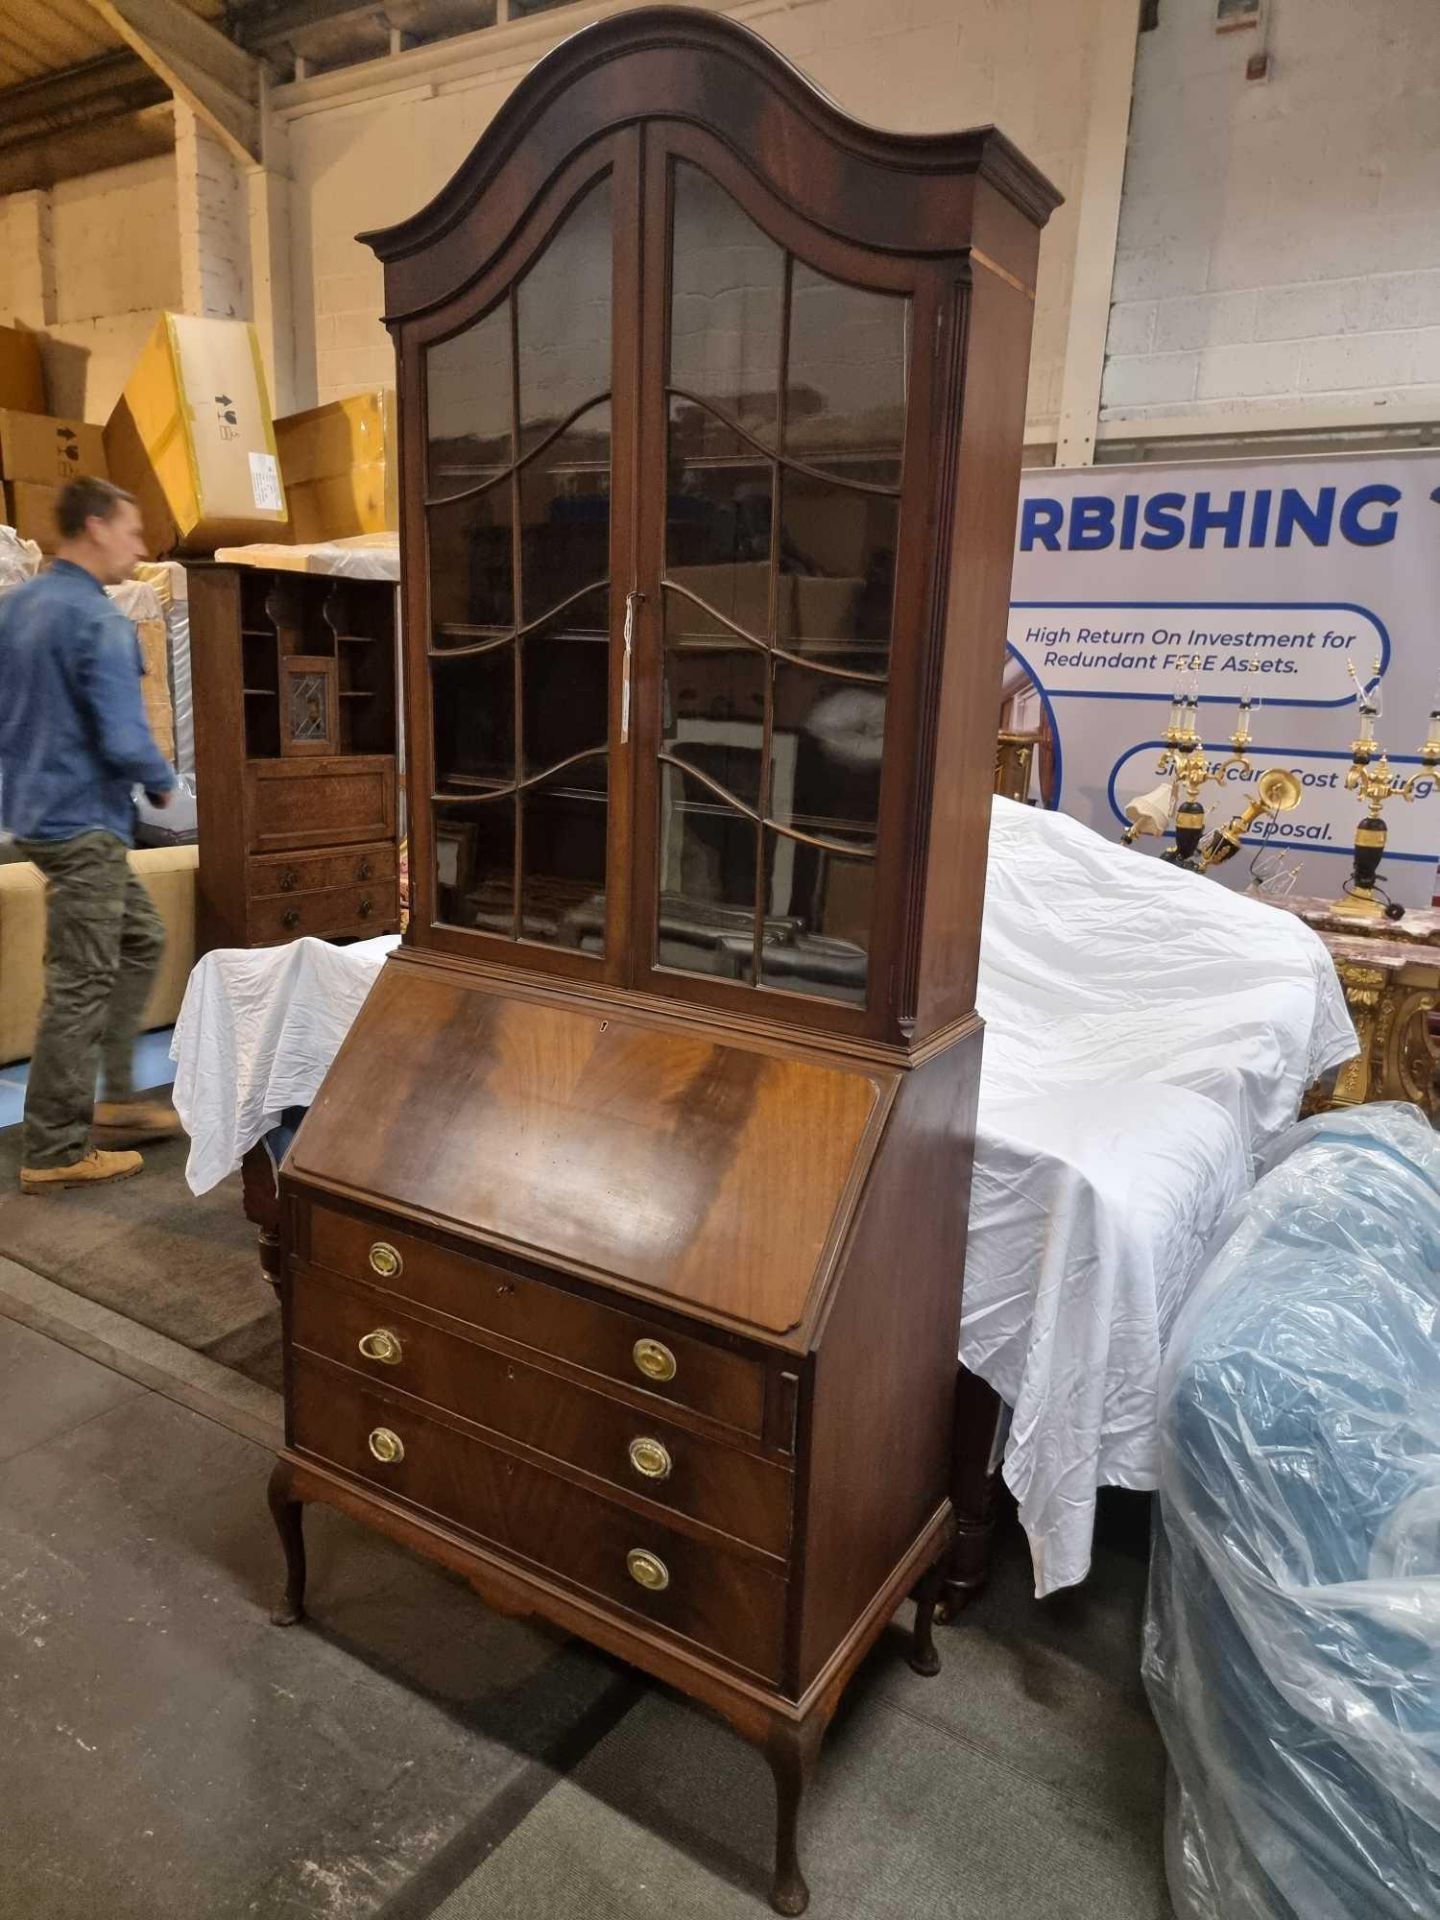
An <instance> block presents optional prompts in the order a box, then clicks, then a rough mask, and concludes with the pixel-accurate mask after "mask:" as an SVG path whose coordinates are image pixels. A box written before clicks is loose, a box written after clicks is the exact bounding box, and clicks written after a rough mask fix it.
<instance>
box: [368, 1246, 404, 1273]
mask: <svg viewBox="0 0 1440 1920" xmlns="http://www.w3.org/2000/svg"><path fill="white" fill-rule="evenodd" d="M370 1267H371V1271H372V1272H374V1273H378V1274H379V1276H380V1278H381V1279H382V1280H394V1279H396V1278H398V1276H399V1275H400V1274H402V1273H403V1272H404V1271H405V1262H404V1261H403V1260H402V1259H401V1258H400V1256H399V1254H398V1253H397V1252H396V1251H395V1249H394V1247H392V1246H391V1244H390V1242H389V1241H388V1240H377V1241H376V1242H375V1244H374V1246H373V1247H371V1249H370Z"/></svg>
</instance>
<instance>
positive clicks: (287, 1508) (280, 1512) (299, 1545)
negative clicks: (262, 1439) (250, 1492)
mask: <svg viewBox="0 0 1440 1920" xmlns="http://www.w3.org/2000/svg"><path fill="white" fill-rule="evenodd" d="M290 1487H291V1478H290V1469H289V1467H288V1466H286V1464H285V1462H284V1461H283V1460H278V1461H276V1463H275V1471H274V1472H273V1473H272V1474H271V1475H270V1512H271V1514H272V1515H273V1516H274V1520H275V1531H276V1532H277V1533H278V1534H279V1535H280V1545H281V1546H282V1547H283V1548H284V1550H285V1597H284V1599H283V1600H282V1601H281V1603H280V1605H279V1606H278V1607H276V1608H274V1610H273V1611H272V1612H271V1615H270V1618H271V1620H272V1621H273V1622H274V1623H275V1625H276V1626H277V1627H293V1626H294V1625H295V1624H296V1623H297V1622H298V1621H301V1620H303V1619H304V1618H305V1533H304V1516H305V1508H304V1505H303V1504H302V1502H301V1501H299V1500H297V1499H295V1498H294V1496H293V1495H292V1493H291V1491H290Z"/></svg>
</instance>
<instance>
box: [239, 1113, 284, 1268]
mask: <svg viewBox="0 0 1440 1920" xmlns="http://www.w3.org/2000/svg"><path fill="white" fill-rule="evenodd" d="M240 1184H241V1193H242V1196H243V1204H244V1208H245V1218H246V1219H247V1220H249V1221H252V1222H253V1223H254V1225H255V1226H257V1227H258V1228H259V1229H260V1232H259V1236H258V1238H259V1242H260V1271H261V1272H262V1273H263V1274H264V1276H265V1278H266V1279H267V1280H268V1281H269V1282H270V1284H271V1286H272V1287H278V1286H279V1284H280V1196H279V1194H278V1193H277V1192H276V1190H275V1162H274V1161H273V1160H272V1159H271V1158H270V1154H269V1150H268V1149H267V1147H266V1145H265V1142H264V1141H263V1140H257V1141H256V1142H255V1145H254V1146H253V1147H251V1149H250V1151H249V1152H248V1153H247V1154H246V1156H245V1158H244V1159H243V1160H242V1161H241V1162H240Z"/></svg>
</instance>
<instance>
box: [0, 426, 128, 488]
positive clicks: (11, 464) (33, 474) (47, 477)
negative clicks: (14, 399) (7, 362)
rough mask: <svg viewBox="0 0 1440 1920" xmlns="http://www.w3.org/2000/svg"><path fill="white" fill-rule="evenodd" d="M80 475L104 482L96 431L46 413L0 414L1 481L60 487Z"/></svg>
mask: <svg viewBox="0 0 1440 1920" xmlns="http://www.w3.org/2000/svg"><path fill="white" fill-rule="evenodd" d="M81 474H87V475H90V476H92V477H95V478H99V479H101V480H103V479H104V478H105V439H104V435H103V434H102V433H101V431H100V429H99V427H90V426H87V425H86V424H85V422H84V421H83V420H56V419H54V418H52V417H51V416H50V415H49V414H45V413H19V412H16V411H15V410H14V409H9V410H7V411H5V412H0V478H3V479H5V480H26V481H29V482H30V484H31V485H32V486H37V487H63V486H64V484H65V482H66V481H67V480H78V479H79V478H80V476H81Z"/></svg>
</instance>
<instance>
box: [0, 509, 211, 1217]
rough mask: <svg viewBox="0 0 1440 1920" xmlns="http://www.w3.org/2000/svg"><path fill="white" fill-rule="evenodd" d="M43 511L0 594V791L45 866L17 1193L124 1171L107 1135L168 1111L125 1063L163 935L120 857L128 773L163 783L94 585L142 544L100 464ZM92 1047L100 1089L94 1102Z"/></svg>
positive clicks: (136, 686)
mask: <svg viewBox="0 0 1440 1920" xmlns="http://www.w3.org/2000/svg"><path fill="white" fill-rule="evenodd" d="M55 518H56V522H57V524H58V527H59V531H60V546H59V553H58V558H57V559H56V561H55V564H54V565H53V566H52V567H51V568H50V570H49V571H48V572H47V573H43V574H41V575H40V576H39V578H38V579H35V580H30V581H27V582H26V583H25V585H24V586H23V587H19V588H17V589H16V590H15V592H13V593H11V594H7V595H6V596H5V598H4V599H3V600H0V807H3V811H4V824H5V826H6V827H7V828H8V829H9V831H10V832H11V833H12V834H13V835H14V836H15V843H16V846H17V847H18V849H19V850H20V852H21V853H23V854H24V855H25V856H26V857H27V858H28V859H30V860H33V861H34V862H35V864H36V866H38V867H39V868H40V871H41V872H42V873H43V874H44V875H45V880H46V938H45V1004H44V1007H43V1009H42V1011H41V1015H40V1029H39V1033H38V1035H37V1037H36V1042H35V1057H34V1059H33V1060H32V1061H31V1063H30V1078H29V1082H28V1085H27V1087H26V1093H25V1138H24V1150H23V1156H22V1165H21V1169H20V1185H21V1189H22V1190H23V1191H24V1192H26V1193H45V1192H50V1191H52V1190H54V1189H58V1188H62V1187H74V1186H89V1185H92V1184H93V1183H95V1182H96V1181H104V1180H124V1179H128V1178H129V1176H130V1175H131V1174H135V1173H139V1171H140V1169H141V1166H142V1164H143V1162H142V1161H141V1158H140V1155H139V1154H138V1153H134V1152H122V1151H110V1150H109V1149H114V1148H123V1147H128V1146H133V1145H134V1143H135V1142H136V1141H139V1140H152V1139H160V1138H164V1137H165V1136H166V1135H168V1134H173V1133H175V1132H176V1131H177V1130H178V1125H179V1123H178V1121H177V1120H176V1117H175V1114H174V1112H173V1111H172V1110H171V1109H170V1108H169V1107H167V1106H160V1105H155V1104H151V1103H145V1102H139V1101H137V1100H136V1099H135V1094H134V1088H133V1086H132V1084H131V1079H130V1074H131V1059H132V1053H133V1049H134V1042H135V1035H136V1033H137V1031H138V1029H139V1025H140V1018H141V1015H142V1013H143V1012H144V1008H145V1002H146V999H147V998H148V996H149V991H150V983H151V980H152V979H153V978H154V974H155V969H156V967H157V966H158V965H159V963H160V956H161V954H162V952H163V951H164V946H165V934H164V929H163V927H162V926H161V923H160V917H159V915H158V914H157V913H156V911H155V909H154V907H153V906H152V905H151V903H150V896H149V895H148V894H147V893H146V891H145V889H144V887H143V886H142V885H141V884H140V881H139V880H138V879H137V878H136V876H135V874H134V873H132V871H131V870H130V865H129V861H128V858H127V854H128V851H129V848H130V846H131V845H132V844H133V842H134V838H135V807H134V801H133V797H132V796H133V792H134V789H135V788H136V787H143V788H144V790H145V791H146V793H147V794H148V795H149V796H150V798H151V799H152V800H154V801H155V802H156V803H157V804H158V805H162V806H163V805H164V804H165V802H166V801H167V800H168V798H169V795H170V794H171V792H172V791H173V790H174V787H175V775H174V773H173V772H172V771H171V768H170V766H169V764H168V763H167V762H166V760H165V758H164V756H163V755H162V754H161V752H160V750H159V748H158V747H157V746H156V745H155V742H154V740H153V739H152V737H151V734H150V728H149V726H148V724H147V722H146V719H145V708H144V703H143V701H142V699H141V696H140V679H141V674H142V672H143V668H142V664H141V659H140V647H139V642H138V641H137V639H136V636H135V630H134V628H133V627H132V626H131V625H130V622H129V621H128V620H127V619H126V618H125V616H124V614H122V613H121V612H120V610H119V609H118V608H117V607H116V606H115V605H114V604H113V603H112V601H111V600H110V599H109V597H108V595H107V594H106V592H105V589H106V587H107V586H118V585H119V583H120V582H121V581H122V580H126V579H128V578H129V576H130V574H131V573H132V572H133V570H134V567H135V563H136V561H137V560H140V559H142V558H143V557H144V551H145V548H144V539H143V535H142V532H141V524H140V513H139V509H138V508H137V507H136V505H135V501H134V498H133V496H132V495H130V494H128V493H122V492H121V490H120V489H119V488H118V487H112V486H111V485H110V483H109V482H108V481H106V480H75V481H72V482H71V483H70V485H69V486H67V487H65V488H64V489H63V490H62V491H61V493H60V496H59V499H58V501H57V502H56V514H55ZM102 1061H103V1065H104V1071H105V1091H106V1099H105V1100H104V1101H103V1102H102V1103H100V1104H99V1105H96V1102H95V1079H96V1069H97V1067H98V1066H99V1065H100V1064H101V1063H102ZM92 1125H93V1129H94V1135H95V1141H96V1142H97V1143H98V1144H96V1145H92V1143H91V1130H92Z"/></svg>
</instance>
